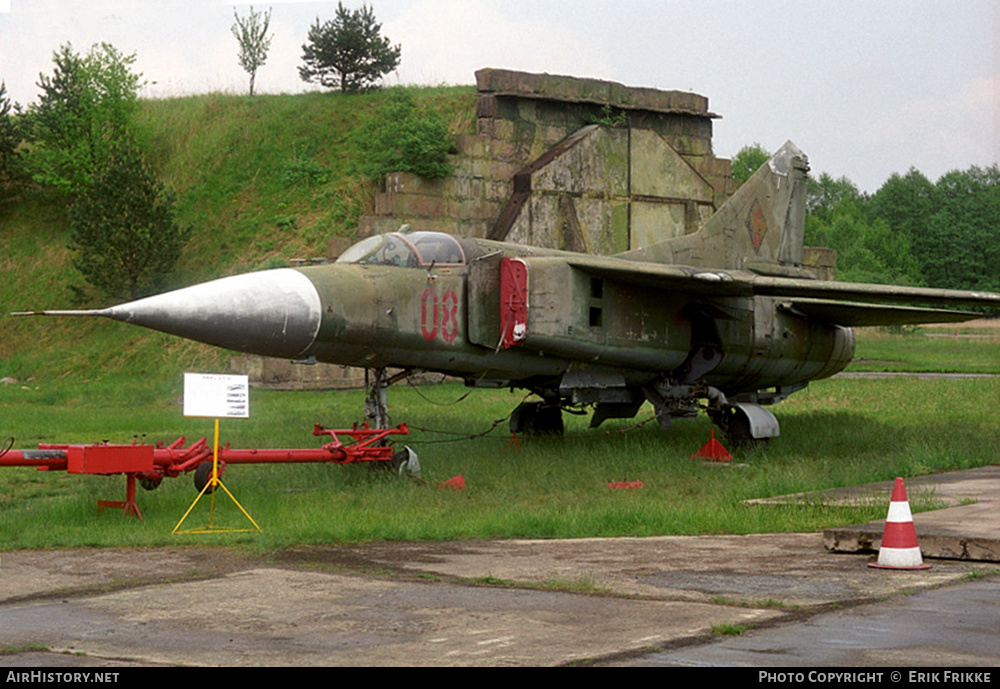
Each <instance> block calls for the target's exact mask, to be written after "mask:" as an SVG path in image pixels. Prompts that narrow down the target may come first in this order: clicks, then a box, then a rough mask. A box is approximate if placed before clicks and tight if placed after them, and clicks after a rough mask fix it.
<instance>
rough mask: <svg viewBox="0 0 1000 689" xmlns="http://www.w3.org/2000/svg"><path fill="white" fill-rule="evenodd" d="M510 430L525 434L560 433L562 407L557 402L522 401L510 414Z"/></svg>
mask: <svg viewBox="0 0 1000 689" xmlns="http://www.w3.org/2000/svg"><path fill="white" fill-rule="evenodd" d="M510 432H511V433H523V434H525V435H544V434H551V435H562V434H563V420H562V409H561V408H560V407H559V405H558V404H557V403H548V402H538V401H534V402H522V403H521V404H519V405H517V408H516V409H515V410H514V413H513V414H511V415H510Z"/></svg>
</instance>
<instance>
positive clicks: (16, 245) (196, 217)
mask: <svg viewBox="0 0 1000 689" xmlns="http://www.w3.org/2000/svg"><path fill="white" fill-rule="evenodd" d="M413 94H414V96H415V100H416V102H417V104H418V105H420V106H423V107H429V108H433V109H435V110H437V111H438V112H440V113H441V114H442V115H443V116H444V118H445V121H446V122H449V123H450V127H451V130H452V132H453V133H463V132H469V131H470V130H472V129H473V128H474V123H475V90H474V88H473V87H471V86H470V87H454V88H425V89H416V90H414V91H413ZM386 98H387V92H385V91H382V92H373V93H368V94H362V95H344V94H341V93H309V94H300V95H278V96H267V95H265V96H255V97H254V98H248V97H246V96H235V95H221V94H210V95H205V96H193V97H188V98H176V99H168V100H156V101H147V102H144V103H143V104H142V107H141V111H140V113H139V117H138V130H139V132H138V134H139V137H140V139H142V140H143V141H144V142H145V143H146V144H147V149H148V150H149V161H150V163H151V164H152V166H153V167H154V169H155V170H156V171H157V174H158V175H159V177H160V179H161V180H162V181H164V182H165V183H166V184H167V185H168V186H170V187H171V188H172V189H173V190H174V191H175V193H176V194H177V211H178V220H179V222H180V223H182V224H183V225H187V226H190V227H191V228H192V230H193V238H192V240H191V242H190V244H189V245H188V247H187V248H186V250H185V252H184V255H183V257H182V259H181V262H180V265H179V266H178V270H177V272H176V275H175V277H174V285H173V287H180V286H184V285H188V284H193V283H196V282H202V281H204V280H208V279H212V278H216V277H221V276H224V275H231V274H234V273H240V272H246V271H250V270H258V269H263V268H272V267H278V266H285V265H288V263H289V260H290V259H292V258H295V257H310V256H322V255H324V253H325V246H326V240H327V238H328V237H331V236H345V237H353V236H354V235H355V232H356V227H357V221H358V217H359V216H360V215H362V214H363V213H365V212H369V211H370V210H371V208H372V206H373V201H374V193H375V191H376V189H375V187H374V186H373V185H372V184H371V183H369V182H366V181H364V180H362V179H360V178H358V177H357V176H355V175H352V174H351V173H350V163H351V159H352V156H353V155H354V154H353V151H352V147H351V145H350V136H351V133H352V132H353V131H354V130H355V128H356V127H358V126H359V125H360V124H361V123H362V122H363V121H364V120H365V118H366V117H369V116H370V115H371V114H372V113H373V112H375V111H377V110H378V109H379V107H380V106H381V105H382V104H383V103H384V101H385V99H386ZM68 242H69V221H68V202H67V201H66V200H65V199H64V198H62V197H59V196H55V195H53V194H49V193H46V192H44V191H40V190H29V191H26V192H24V193H23V194H21V195H20V196H19V197H18V198H16V199H13V200H11V201H6V202H2V204H0V268H2V269H3V275H4V277H5V279H4V280H2V281H0V312H2V314H3V315H2V316H0V319H2V328H0V377H4V376H12V377H15V378H17V379H18V380H21V381H24V380H27V379H29V378H35V379H36V380H44V379H55V378H63V377H67V376H73V377H79V378H83V379H88V380H105V379H108V378H109V377H113V378H117V377H120V376H142V377H148V376H163V377H174V376H175V375H177V374H179V372H180V371H182V370H191V369H194V368H199V367H201V368H206V369H207V368H215V369H218V368H219V367H220V366H224V361H225V359H226V357H227V356H228V355H226V354H225V353H221V352H219V351H217V350H214V349H213V348H209V347H202V346H200V345H196V344H193V343H187V342H182V341H180V340H178V339H177V338H172V337H167V336H163V335H159V334H157V333H150V332H145V331H142V330H141V329H139V328H134V327H129V326H125V325H121V324H118V323H113V322H110V321H98V320H89V319H39V318H33V319H14V318H10V317H8V316H7V315H6V314H7V313H9V312H10V311H17V310H25V309H53V308H76V307H81V308H89V307H99V306H106V305H107V300H105V299H101V298H100V297H98V296H96V295H95V294H93V293H92V292H91V291H90V290H87V289H86V286H85V284H84V282H83V279H82V277H81V276H80V275H79V273H77V272H76V271H75V270H74V269H73V267H72V255H71V252H70V251H69V250H68V249H67V248H66V245H67V244H68Z"/></svg>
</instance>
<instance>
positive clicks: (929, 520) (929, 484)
mask: <svg viewBox="0 0 1000 689" xmlns="http://www.w3.org/2000/svg"><path fill="white" fill-rule="evenodd" d="M892 485H893V482H892V481H885V482H882V483H875V484H868V485H865V486H858V487H857V488H855V489H853V492H854V494H855V495H856V496H874V495H881V496H882V499H883V500H884V501H885V506H886V511H887V512H888V509H889V498H890V497H891V496H892ZM906 492H907V497H908V498H909V501H910V505H911V508H912V507H913V504H914V502H915V500H920V501H921V502H924V503H927V502H943V503H945V504H950V505H957V506H955V507H948V508H946V509H938V510H931V511H928V512H919V513H916V514H914V515H913V524H914V528H915V529H916V531H917V540H918V541H919V543H920V550H921V553H922V554H923V556H924V557H925V558H944V559H955V560H974V561H981V562H1000V518H998V515H1000V465H998V464H994V465H991V466H985V467H980V468H978V469H969V470H966V471H953V472H949V473H946V474H934V475H931V476H918V477H915V478H910V479H907V480H906ZM826 494H827V492H826V491H824V496H825V495H826ZM830 497H831V498H835V495H834V494H833V493H830ZM884 530H885V520H884V519H883V520H880V521H877V522H870V523H868V524H859V525H853V526H844V527H838V528H835V529H827V530H826V531H824V532H823V542H824V545H825V546H826V547H827V548H828V549H830V550H833V551H836V552H847V553H855V552H878V550H879V548H880V547H881V544H882V533H883V532H884Z"/></svg>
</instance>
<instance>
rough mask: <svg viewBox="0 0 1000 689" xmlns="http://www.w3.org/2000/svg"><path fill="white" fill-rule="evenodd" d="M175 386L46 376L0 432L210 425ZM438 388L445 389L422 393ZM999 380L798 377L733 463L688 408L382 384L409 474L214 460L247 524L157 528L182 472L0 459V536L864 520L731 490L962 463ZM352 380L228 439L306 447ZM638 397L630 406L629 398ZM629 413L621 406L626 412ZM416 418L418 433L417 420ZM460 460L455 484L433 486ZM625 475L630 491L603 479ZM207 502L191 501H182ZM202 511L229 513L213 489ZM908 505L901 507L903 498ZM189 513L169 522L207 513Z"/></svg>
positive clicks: (260, 394)
mask: <svg viewBox="0 0 1000 689" xmlns="http://www.w3.org/2000/svg"><path fill="white" fill-rule="evenodd" d="M178 385H179V382H178V384H177V385H151V384H148V383H140V382H136V383H131V384H122V385H120V386H119V387H110V386H108V387H103V388H99V389H96V390H91V389H90V388H89V387H88V386H86V385H83V384H71V383H67V382H53V383H51V384H48V385H45V384H39V385H37V386H36V387H37V389H34V388H32V389H30V390H23V389H21V388H20V387H18V386H5V387H2V388H0V418H3V428H2V429H0V433H3V434H12V435H14V436H15V437H16V438H17V447H21V448H25V447H31V446H33V445H34V444H36V443H38V442H53V441H59V442H90V441H94V440H98V439H105V438H106V439H109V440H111V441H113V442H127V441H129V440H130V439H131V438H132V436H133V434H136V433H140V434H141V433H148V434H149V435H148V437H149V439H151V440H152V439H156V440H165V441H168V442H169V441H171V440H173V439H174V438H176V437H177V436H179V435H182V434H185V433H186V434H187V435H188V438H189V441H191V440H194V439H196V438H197V437H201V436H209V437H211V431H212V428H211V422H210V421H206V420H198V419H184V418H183V417H182V415H181V409H180V407H179V406H177V404H176V397H177V395H178V394H179V387H178ZM423 392H424V394H425V395H427V396H430V397H433V398H435V399H437V400H439V401H447V400H451V399H455V398H456V397H458V396H459V395H460V394H462V393H463V392H464V390H463V388H461V387H458V386H453V385H449V386H442V387H435V388H430V389H427V390H424V391H423ZM998 395H1000V382H998V381H995V380H993V379H990V380H987V381H981V380H944V381H939V380H931V381H916V380H860V381H859V380H832V381H821V382H818V383H815V384H813V385H812V386H811V387H810V389H808V390H806V391H804V392H802V393H799V394H797V395H795V396H793V397H791V398H790V399H789V400H787V401H786V402H784V403H783V404H782V405H781V406H780V407H778V408H777V410H776V411H777V413H778V415H779V417H780V418H781V420H782V436H781V437H780V438H778V439H776V440H775V441H774V442H773V443H772V445H771V447H770V448H768V449H766V450H757V451H753V452H750V453H746V454H742V455H737V465H733V466H719V465H709V464H704V463H702V462H699V461H696V460H692V459H690V458H689V457H690V455H691V454H692V453H694V452H695V451H696V450H697V449H698V448H699V447H700V445H701V444H702V443H704V442H705V441H706V440H707V439H708V435H709V430H710V425H709V423H708V422H707V421H706V420H704V419H698V420H694V421H690V422H686V423H678V424H676V428H675V429H674V430H673V431H670V432H663V431H660V430H658V429H657V428H655V427H654V426H655V424H647V425H645V426H643V427H642V428H639V429H636V430H632V431H628V432H618V431H625V430H626V429H627V428H628V427H629V425H630V424H629V422H622V421H619V422H617V423H616V424H615V425H613V426H612V430H613V431H616V432H613V433H605V432H600V431H592V430H588V429H586V427H585V426H586V419H580V418H577V417H572V418H570V419H568V421H569V423H568V428H567V436H566V437H565V438H563V439H561V440H560V439H556V438H522V439H521V447H520V449H518V448H516V447H515V446H514V445H512V444H511V443H510V439H509V437H508V433H507V432H506V430H505V427H504V426H503V425H502V424H501V425H500V426H499V427H498V428H497V429H496V430H494V431H493V432H492V433H491V434H489V435H486V436H485V437H478V438H474V439H468V438H460V439H458V440H455V441H453V442H439V441H440V440H441V439H442V438H444V439H450V438H455V437H457V436H451V435H445V434H443V433H439V432H432V431H447V432H449V433H458V434H462V435H465V436H468V435H473V434H477V433H479V432H481V431H484V430H487V429H489V428H490V427H491V425H492V422H493V421H494V420H495V419H500V418H503V417H504V416H505V415H506V414H507V413H509V411H510V409H511V408H512V407H513V406H514V405H515V404H516V403H517V401H518V400H519V399H520V395H516V394H513V395H512V394H510V393H507V392H505V391H504V392H498V391H477V392H476V393H475V394H473V395H472V396H471V397H470V398H469V399H468V400H467V401H466V402H464V403H463V404H461V405H457V406H454V407H438V406H433V405H431V404H428V403H427V402H426V401H425V400H424V399H423V398H422V397H420V396H419V395H417V394H416V393H415V392H414V391H413V390H410V389H407V388H405V387H402V388H399V389H395V388H394V389H393V390H392V391H391V394H390V402H391V412H392V415H393V418H394V420H395V421H396V422H399V421H406V422H407V423H408V424H410V426H411V428H412V429H413V433H412V435H411V436H410V437H409V438H407V439H406V441H405V442H407V443H408V444H411V445H412V446H413V447H414V449H416V450H417V452H418V453H420V460H421V465H422V468H423V475H424V482H412V481H411V482H406V481H404V482H400V481H397V480H394V479H392V478H390V477H389V476H387V475H386V473H385V472H378V471H372V470H370V469H369V468H368V467H362V466H325V465H324V466H316V465H292V466H232V467H230V469H229V470H228V471H227V472H226V473H225V474H224V476H223V481H224V483H225V485H226V486H227V487H228V488H229V489H230V490H231V491H232V492H233V494H234V495H235V496H236V498H237V500H239V501H240V503H241V504H242V505H243V506H244V507H245V508H246V509H247V510H248V512H249V513H250V514H251V515H252V516H253V518H254V520H255V521H256V522H257V523H258V524H260V525H261V527H262V529H263V533H261V534H212V535H208V536H189V535H179V536H174V535H171V531H172V530H173V528H174V526H175V525H176V524H177V522H178V521H179V520H180V518H181V516H182V515H183V513H184V511H185V510H186V509H187V508H188V506H189V505H190V504H191V502H192V501H193V500H194V498H195V492H194V489H193V486H192V484H191V480H190V478H189V477H187V476H185V477H181V478H178V479H166V480H164V482H163V484H162V486H161V487H160V488H159V489H158V490H156V491H154V492H149V493H147V492H143V491H140V494H139V504H140V508H141V509H142V510H143V514H144V517H145V520H144V521H141V522H140V521H138V520H132V519H123V518H121V517H120V516H118V515H117V514H111V513H105V514H104V515H103V516H98V515H97V513H96V500H97V499H99V498H100V499H121V498H122V496H123V494H124V479H123V478H121V477H99V476H78V475H68V474H65V473H42V472H36V471H34V470H32V469H20V468H16V469H12V468H5V469H2V470H0V539H2V540H0V548H37V547H63V546H76V547H79V546H110V545H116V546H122V545H125V546H153V545H178V544H194V543H197V544H220V543H224V544H240V543H241V544H246V545H247V546H248V547H250V548H253V549H258V550H264V551H266V550H271V549H275V548H281V547H287V546H292V545H297V544H314V543H329V542H357V541H365V540H400V539H430V540H439V539H463V538H563V537H584V536H623V535H624V536H650V535H662V534H713V533H755V532H777V531H802V530H809V531H811V530H816V529H821V528H824V527H827V526H833V525H838V524H846V523H857V522H865V521H871V520H875V519H880V518H883V517H884V516H885V509H886V506H885V505H882V504H879V505H871V506H863V507H838V506H827V505H823V504H812V505H778V506H749V505H746V504H745V503H744V501H745V500H747V499H748V498H757V497H767V496H772V495H781V494H786V493H793V492H802V491H810V490H818V489H822V488H829V487H836V486H844V485H852V484H856V483H863V482H869V481H878V480H888V479H891V478H893V477H894V476H897V475H899V476H914V475H918V474H926V473H929V472H935V471H945V470H949V469H958V468H966V467H973V466H979V465H983V464H988V463H990V462H992V461H995V458H996V457H997V456H998V455H1000V432H998V423H997V421H998V419H997V412H996V411H995V410H994V404H995V401H996V399H998ZM361 405H362V396H361V393H360V392H358V391H347V392H325V393H305V392H273V391H264V390H253V391H252V397H251V415H252V416H251V419H250V420H233V421H224V422H223V424H222V436H223V441H224V442H225V441H228V442H230V443H231V444H232V445H233V446H234V447H254V446H266V447H289V446H291V447H300V446H301V447H309V446H313V445H315V444H317V443H318V442H319V441H318V440H317V439H315V438H313V437H312V435H311V432H310V431H311V427H312V424H313V423H315V422H320V423H323V424H324V425H327V426H337V425H345V426H346V425H350V423H351V422H353V421H355V420H358V418H359V414H360V409H361ZM643 413H646V411H645V410H644V412H643ZM640 418H641V417H640ZM422 429H427V430H422ZM456 474H462V475H463V476H464V477H465V479H466V482H467V485H468V489H467V490H464V491H453V490H440V489H438V488H437V485H438V484H439V483H441V482H443V481H445V480H446V479H448V478H450V477H452V476H455V475H456ZM624 480H629V481H631V480H641V481H643V483H644V484H645V485H644V487H643V488H642V489H638V490H628V491H622V490H610V489H608V487H607V483H608V482H609V481H624ZM206 504H207V503H206V502H205V500H204V499H203V501H202V503H201V504H200V505H199V509H200V508H202V507H204V506H205V505H206ZM215 505H216V510H217V511H216V514H215V518H214V519H213V523H214V524H215V525H216V526H230V527H234V528H244V527H246V526H249V524H248V522H246V520H245V518H244V517H243V516H242V515H241V514H239V512H238V511H237V510H236V509H235V507H234V506H232V505H231V503H229V502H228V499H227V498H225V497H224V496H221V494H220V496H217V497H216V503H215ZM912 507H913V508H914V510H919V509H921V506H920V505H918V504H915V505H913V506H912ZM207 518H208V517H207V511H205V510H201V511H197V510H196V512H195V513H194V514H193V515H192V517H189V518H188V521H187V522H186V523H185V528H191V527H192V526H201V525H203V524H204V523H206V522H207Z"/></svg>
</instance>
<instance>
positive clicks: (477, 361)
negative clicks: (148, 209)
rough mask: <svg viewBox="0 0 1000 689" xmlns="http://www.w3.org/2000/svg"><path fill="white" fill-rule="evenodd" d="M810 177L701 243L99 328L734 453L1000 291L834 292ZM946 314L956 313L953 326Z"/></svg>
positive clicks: (373, 254) (323, 279) (487, 259)
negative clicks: (912, 326)
mask: <svg viewBox="0 0 1000 689" xmlns="http://www.w3.org/2000/svg"><path fill="white" fill-rule="evenodd" d="M807 171H808V162H807V159H806V157H805V156H804V155H803V154H802V152H801V151H800V150H799V149H798V148H797V147H795V145H794V144H792V143H791V142H789V143H787V144H785V145H784V146H783V147H782V148H781V149H780V150H779V151H778V152H777V153H776V154H775V155H774V157H772V158H771V160H770V161H769V162H768V163H767V164H765V165H764V166H763V167H761V168H760V169H759V170H758V171H757V173H756V174H755V175H754V176H753V177H752V178H751V179H749V180H748V181H747V182H746V183H745V184H743V186H741V187H740V189H739V190H738V191H737V192H736V193H735V194H734V195H733V196H732V197H731V198H730V199H729V200H728V201H727V202H726V203H725V204H724V205H723V206H722V207H721V208H720V209H719V210H718V212H716V213H715V214H714V215H713V216H712V217H711V218H709V219H708V220H707V221H706V223H705V224H704V226H703V227H702V228H701V229H700V230H699V231H697V232H695V233H693V234H689V235H686V236H683V237H678V238H674V239H669V240H666V241H664V242H661V243H658V244H654V245H651V246H648V247H644V248H639V249H635V250H632V251H627V252H625V253H621V254H617V255H615V256H594V255H587V254H578V253H571V252H565V251H557V250H550V249H541V248H535V247H529V246H520V245H516V244H510V243H505V242H497V241H490V240H486V239H474V238H464V237H455V236H451V235H448V234H443V233H437V232H413V231H408V230H407V229H406V228H404V229H403V230H402V231H399V232H395V233H391V234H384V235H377V236H372V237H369V238H367V239H363V240H362V241H360V242H358V243H357V244H355V245H354V246H352V247H351V248H349V249H348V250H347V251H346V252H344V254H343V255H341V256H340V257H339V258H338V259H337V261H336V262H335V263H333V264H326V265H319V266H309V267H302V268H297V269H292V268H284V269H277V270H267V271H262V272H257V273H251V274H246V275H237V276H233V277H227V278H222V279H220V280H215V281H212V282H207V283H203V284H200V285H195V286H192V287H188V288H185V289H180V290H176V291H173V292H167V293H164V294H160V295H157V296H153V297H149V298H146V299H140V300H138V301H133V302H129V303H126V304H121V305H119V306H112V307H110V308H107V309H99V310H92V311H46V312H35V313H38V314H45V315H84V316H103V317H107V318H112V319H114V320H119V321H125V322H128V323H134V324H136V325H141V326H144V327H147V328H153V329H155V330H160V331H163V332H167V333H172V334H174V335H178V336H181V337H186V338H190V339H193V340H198V341H200V342H206V343H209V344H212V345H217V346H219V347H224V348H227V349H231V350H236V351H239V352H248V353H253V354H260V355H265V356H272V357H283V358H287V359H296V360H307V361H321V362H330V363H335V364H345V365H350V366H359V367H365V368H367V369H384V368H385V367H390V366H392V367H399V368H402V369H405V370H411V371H412V370H427V371H439V372H442V373H446V374H450V375H453V376H458V377H459V378H462V379H464V380H465V381H466V382H467V383H468V384H469V385H474V386H503V387H507V386H510V387H517V388H524V389H527V390H530V391H533V392H534V393H536V394H537V396H538V398H539V399H538V400H536V401H533V402H525V403H522V404H521V405H520V406H519V407H518V408H517V409H516V410H515V412H514V414H513V415H512V418H511V428H512V430H514V431H529V430H535V431H556V432H558V431H561V430H562V419H561V412H562V410H563V409H565V408H581V407H592V408H593V416H592V421H591V425H592V426H596V425H598V424H600V423H601V422H602V421H604V420H605V419H609V418H631V417H633V416H635V415H636V414H637V412H638V410H639V408H640V406H641V405H642V404H643V402H644V401H647V400H648V401H649V402H651V403H652V406H653V408H654V410H655V413H656V415H657V417H658V419H659V421H660V423H661V425H662V426H664V427H669V425H670V422H671V420H672V419H674V418H678V417H690V416H693V415H695V414H697V413H698V412H699V411H701V410H704V411H706V412H707V413H708V415H709V416H710V418H711V419H712V420H713V422H714V423H715V424H717V425H718V426H720V427H721V428H722V429H723V431H725V432H726V433H727V435H728V436H729V439H730V441H731V442H733V443H736V444H744V443H754V442H760V441H763V442H766V439H768V438H771V437H775V436H777V435H778V433H779V427H778V422H777V419H776V418H775V416H774V415H773V414H772V413H771V412H770V411H769V410H768V409H767V407H768V406H769V405H771V404H774V403H775V402H778V401H780V400H782V399H784V398H785V397H786V396H788V395H789V394H791V393H793V392H795V391H797V390H801V389H802V388H804V387H806V385H807V384H808V383H809V382H810V381H812V380H817V379H820V378H825V377H828V376H831V375H833V374H834V373H837V372H838V371H840V370H842V369H843V368H844V367H845V366H846V365H847V364H848V362H850V361H851V358H852V355H853V352H854V336H853V332H852V330H851V327H852V326H860V325H878V324H906V323H924V322H949V321H961V320H967V319H970V318H973V317H975V316H976V314H974V313H970V312H968V311H955V310H953V309H954V308H955V307H969V306H973V307H984V306H985V307H991V308H994V309H996V308H1000V294H992V293H981V292H959V291H951V290H936V289H924V288H914V287H893V286H883V285H866V284H851V283H842V282H831V281H823V280H818V279H816V278H815V275H814V274H813V273H812V272H811V271H810V270H809V269H808V268H807V267H805V266H803V262H802V255H803V246H802V243H803V229H804V222H805V200H806V179H807ZM941 307H945V309H942V308H941Z"/></svg>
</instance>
